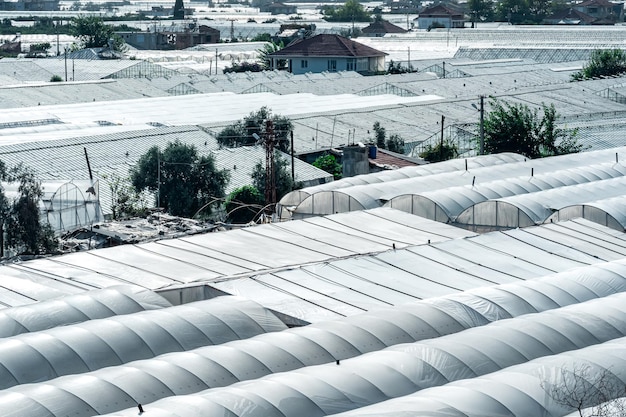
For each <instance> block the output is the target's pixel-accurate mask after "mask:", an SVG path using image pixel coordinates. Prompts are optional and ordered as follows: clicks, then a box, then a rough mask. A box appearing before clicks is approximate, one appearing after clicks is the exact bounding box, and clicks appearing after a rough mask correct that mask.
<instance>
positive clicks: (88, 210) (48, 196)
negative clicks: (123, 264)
mask: <svg viewBox="0 0 626 417" xmlns="http://www.w3.org/2000/svg"><path fill="white" fill-rule="evenodd" d="M2 187H3V188H4V192H5V195H6V196H7V197H8V198H9V199H11V198H17V197H18V195H19V190H18V188H19V184H17V183H4V184H2ZM41 189H42V191H43V195H42V197H41V199H40V201H39V209H40V213H41V214H40V218H41V221H42V222H45V223H48V224H50V226H51V227H52V229H53V230H54V232H55V233H56V234H62V233H64V232H67V231H71V230H75V229H78V228H81V227H85V226H90V225H92V224H94V223H98V222H101V221H103V220H104V216H103V214H102V209H101V207H100V199H99V197H100V188H99V183H98V181H97V180H96V181H90V180H71V181H65V180H63V181H52V180H47V181H43V182H42V183H41Z"/></svg>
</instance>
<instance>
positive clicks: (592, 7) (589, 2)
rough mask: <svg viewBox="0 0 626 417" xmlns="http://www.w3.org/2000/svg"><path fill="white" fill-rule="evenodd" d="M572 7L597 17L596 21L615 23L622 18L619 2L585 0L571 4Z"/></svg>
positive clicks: (622, 8)
mask: <svg viewBox="0 0 626 417" xmlns="http://www.w3.org/2000/svg"><path fill="white" fill-rule="evenodd" d="M572 8H573V9H574V10H577V11H579V12H583V13H585V14H588V15H589V16H592V17H594V18H596V19H599V20H598V21H596V23H602V21H604V22H606V21H607V20H608V21H610V22H613V23H615V22H622V21H623V20H624V6H623V5H622V4H621V3H612V2H610V1H608V0H586V1H583V2H582V3H578V4H575V5H573V6H572ZM600 20H601V21H600Z"/></svg>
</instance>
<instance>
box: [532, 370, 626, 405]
mask: <svg viewBox="0 0 626 417" xmlns="http://www.w3.org/2000/svg"><path fill="white" fill-rule="evenodd" d="M541 388H542V389H543V390H544V391H545V392H546V394H547V395H548V396H549V397H550V398H551V399H552V400H553V401H554V402H555V403H557V404H558V405H559V406H562V407H564V408H565V409H566V410H568V411H567V412H572V411H575V412H576V413H578V415H579V417H611V416H624V415H626V398H625V397H626V386H625V385H624V383H623V382H622V381H621V380H620V379H619V378H618V377H616V376H615V375H614V374H613V373H612V372H611V370H610V369H602V370H601V371H599V372H598V370H597V369H596V368H595V367H592V366H591V365H589V364H586V363H574V364H573V365H572V366H571V368H560V369H558V370H557V372H556V373H554V374H552V375H549V376H548V377H546V378H545V379H544V380H543V381H541Z"/></svg>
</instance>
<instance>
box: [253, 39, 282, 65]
mask: <svg viewBox="0 0 626 417" xmlns="http://www.w3.org/2000/svg"><path fill="white" fill-rule="evenodd" d="M284 47H285V45H284V44H283V43H282V42H279V43H276V42H274V41H269V42H268V43H266V44H265V45H263V47H262V48H260V49H258V50H257V52H258V53H259V64H260V65H261V68H262V69H263V70H270V69H272V65H271V59H270V54H273V53H274V52H277V51H280V50H281V49H283V48H284ZM276 68H277V69H279V70H284V69H286V68H287V60H285V59H279V60H278V61H277V62H276Z"/></svg>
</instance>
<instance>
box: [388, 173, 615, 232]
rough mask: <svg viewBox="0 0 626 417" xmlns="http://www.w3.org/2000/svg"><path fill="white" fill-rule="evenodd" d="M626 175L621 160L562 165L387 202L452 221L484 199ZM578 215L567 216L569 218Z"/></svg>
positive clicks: (423, 215)
mask: <svg viewBox="0 0 626 417" xmlns="http://www.w3.org/2000/svg"><path fill="white" fill-rule="evenodd" d="M624 175H626V167H624V166H623V165H621V164H615V163H604V164H598V165H589V166H582V167H578V168H572V169H562V170H557V171H553V172H550V173H545V174H539V175H533V176H532V177H529V176H527V175H526V176H523V177H514V178H507V179H503V180H497V181H491V182H483V183H480V184H476V185H474V186H470V185H466V186H462V187H450V188H444V189H440V190H435V191H425V192H422V193H419V194H417V193H411V194H404V195H399V196H397V197H394V198H392V199H391V200H389V201H388V202H386V203H385V207H391V208H394V209H397V210H402V211H406V212H407V213H411V214H415V215H417V216H421V217H425V218H427V219H431V220H435V221H439V222H443V223H451V222H453V221H454V220H455V219H456V216H458V215H459V214H460V213H461V212H462V211H463V210H465V209H467V208H468V207H471V206H473V205H475V204H478V203H480V202H483V201H487V200H493V199H498V198H504V197H509V196H513V195H520V194H528V193H533V192H537V191H544V190H549V189H554V188H558V187H564V186H570V185H576V184H582V183H588V182H592V181H599V180H603V179H609V178H617V177H621V176H624ZM574 217H581V216H569V217H567V218H563V219H564V220H569V219H572V218H574Z"/></svg>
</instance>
